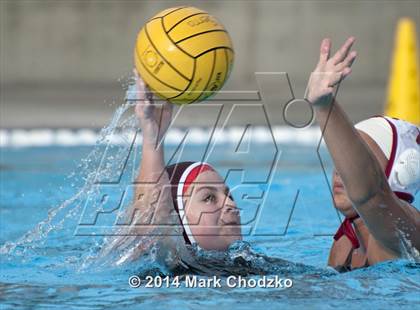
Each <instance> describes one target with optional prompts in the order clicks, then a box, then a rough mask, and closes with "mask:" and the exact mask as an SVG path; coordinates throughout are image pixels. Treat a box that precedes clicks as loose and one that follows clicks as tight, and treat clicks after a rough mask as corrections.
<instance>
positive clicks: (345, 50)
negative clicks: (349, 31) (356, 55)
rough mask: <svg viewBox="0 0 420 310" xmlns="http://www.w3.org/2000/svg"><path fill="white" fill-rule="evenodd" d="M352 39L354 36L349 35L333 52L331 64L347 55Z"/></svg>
mask: <svg viewBox="0 0 420 310" xmlns="http://www.w3.org/2000/svg"><path fill="white" fill-rule="evenodd" d="M354 41H355V38H354V37H350V38H348V39H347V40H346V42H345V43H344V44H343V45H342V46H341V48H340V49H339V50H338V51H337V52H336V53H335V54H334V56H333V58H331V60H332V62H333V64H338V63H340V62H342V61H343V60H344V59H345V58H346V57H347V54H348V53H349V51H350V49H351V47H352V46H353V43H354Z"/></svg>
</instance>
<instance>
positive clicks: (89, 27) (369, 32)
mask: <svg viewBox="0 0 420 310" xmlns="http://www.w3.org/2000/svg"><path fill="white" fill-rule="evenodd" d="M178 5H195V6H198V7H201V8H203V9H205V10H207V11H209V12H210V13H211V14H213V15H215V16H217V17H218V18H219V19H220V20H221V21H222V22H223V23H224V24H225V26H226V28H227V29H228V31H229V32H230V34H231V36H232V39H233V42H234V46H235V51H236V60H235V67H234V71H233V73H232V76H231V78H230V80H229V81H228V83H227V85H226V88H225V89H232V90H238V89H241V90H249V89H256V82H255V77H254V74H253V73H254V72H255V71H285V72H287V73H288V74H289V76H290V78H291V80H292V84H293V87H294V90H295V93H296V95H303V92H304V90H305V85H306V81H307V78H308V76H309V74H310V72H311V70H312V69H313V67H314V66H315V64H316V62H317V58H318V47H319V43H320V41H321V39H322V38H323V37H326V36H328V37H331V38H332V39H333V43H334V44H335V46H338V45H339V44H341V43H342V42H343V41H344V40H345V39H346V37H348V36H349V35H355V36H356V38H357V47H356V49H357V50H358V52H359V58H358V59H357V62H356V64H355V65H354V72H353V74H352V76H351V78H350V79H349V80H348V81H346V82H345V85H343V87H342V89H341V90H340V99H341V100H342V102H343V105H344V106H345V107H346V110H348V112H349V114H350V116H351V117H352V119H354V120H359V119H362V118H364V117H367V116H369V115H371V114H375V113H380V112H381V111H382V103H383V101H384V100H385V92H386V84H387V80H388V72H389V66H390V60H391V55H392V47H393V41H394V31H395V26H396V23H397V21H398V19H399V18H401V17H404V16H408V17H411V18H413V19H414V20H415V21H417V23H419V21H420V4H419V3H418V2H417V1H385V0H370V1H338V0H337V1H239V0H229V1H128V0H127V1H126V0H121V1H116V0H114V1H112V0H111V1H105V0H104V1H99V0H86V1H73V0H65V1H50V0H44V1H40V0H15V1H11V0H3V1H1V2H0V10H1V16H0V31H1V32H0V74H1V76H0V83H1V84H0V86H1V114H0V126H1V127H78V126H84V127H86V126H88V127H101V126H103V125H105V124H106V123H107V121H108V119H109V118H110V116H111V114H112V112H113V110H114V109H115V106H116V105H118V104H119V103H120V101H119V98H121V97H122V96H123V92H122V90H121V87H120V83H119V82H118V79H119V78H121V77H122V76H124V75H126V74H127V73H128V72H130V69H131V67H132V66H133V62H132V52H133V46H134V41H135V37H136V34H137V32H138V30H139V29H140V28H141V26H142V24H143V23H144V22H145V21H146V20H147V19H148V18H150V17H151V16H152V15H154V14H155V13H157V12H158V11H160V10H162V9H165V8H167V7H171V6H178ZM418 34H419V30H418V32H417V35H418ZM275 88H276V87H275V85H274V86H273V89H275ZM285 91H286V90H285ZM113 98H114V99H115V101H116V102H115V103H112V100H113ZM104 100H105V101H107V102H108V103H109V104H104ZM270 104H272V103H270ZM273 113H274V115H277V114H276V113H278V115H280V114H281V113H280V112H278V111H277V110H276V107H274V106H273ZM246 118H247V116H244V118H243V119H238V122H240V121H243V120H244V119H246ZM251 118H252V117H251ZM274 120H275V122H278V123H281V119H280V117H276V116H274ZM203 121H205V120H200V119H199V118H197V119H195V120H194V121H191V119H189V120H185V123H186V124H188V125H193V124H194V122H196V123H197V124H202V123H203Z"/></svg>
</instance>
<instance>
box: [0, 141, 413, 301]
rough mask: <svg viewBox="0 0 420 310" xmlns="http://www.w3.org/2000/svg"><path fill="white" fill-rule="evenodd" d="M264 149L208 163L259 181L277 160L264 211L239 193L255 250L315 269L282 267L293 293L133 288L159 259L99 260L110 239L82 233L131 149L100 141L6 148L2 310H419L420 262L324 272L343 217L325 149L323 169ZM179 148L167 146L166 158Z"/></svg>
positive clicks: (261, 186) (311, 159) (308, 159)
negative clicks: (93, 204) (95, 200)
mask: <svg viewBox="0 0 420 310" xmlns="http://www.w3.org/2000/svg"><path fill="white" fill-rule="evenodd" d="M258 147H259V148H260V150H261V151H260V153H259V154H258V156H257V157H255V156H251V157H248V158H244V159H242V160H241V161H240V162H235V161H232V160H231V159H230V158H229V155H228V154H225V153H224V152H228V150H229V146H227V145H225V146H224V147H223V148H222V149H223V150H225V151H223V150H222V149H221V150H219V151H218V153H217V154H216V155H214V156H213V157H212V158H211V163H212V164H213V165H214V166H215V167H217V168H218V169H219V170H220V171H224V170H225V169H227V168H231V167H232V165H233V166H235V167H236V168H243V169H246V170H247V173H248V174H247V177H248V178H250V179H251V180H254V181H255V180H257V181H258V180H259V178H260V177H261V176H262V175H264V173H265V171H266V169H267V167H269V166H270V165H272V164H273V161H275V159H276V158H277V162H276V165H275V170H274V172H273V174H272V177H273V178H272V180H271V181H270V182H257V181H255V182H251V183H253V184H254V185H253V187H252V188H251V189H250V191H251V192H252V191H254V193H256V195H254V196H258V194H261V192H264V193H265V199H266V200H265V201H264V207H263V208H261V210H258V212H256V208H255V203H254V204H253V202H252V201H251V202H250V201H244V202H243V203H241V202H240V201H241V199H240V197H241V192H240V189H239V190H238V192H236V193H235V192H234V197H235V200H237V201H239V202H238V204H239V207H241V208H242V221H243V222H244V221H249V222H250V223H251V226H252V225H254V226H253V227H252V231H251V232H250V234H249V235H246V236H245V237H244V239H245V241H246V242H247V243H249V244H250V245H251V249H252V250H251V251H254V252H257V253H262V254H265V255H267V256H270V257H278V258H282V259H284V260H287V261H289V262H291V263H296V264H299V263H302V264H304V265H306V266H307V267H303V268H296V269H294V268H284V270H282V268H281V267H280V268H278V269H273V273H275V274H277V275H279V276H283V277H286V276H287V278H290V279H292V280H293V287H292V288H288V289H280V288H228V287H226V286H224V287H222V288H186V287H184V286H182V285H181V287H179V288H174V287H171V288H145V287H143V286H142V287H140V288H131V287H130V286H129V285H128V278H129V277H130V276H131V275H134V274H137V273H139V271H145V270H146V272H147V270H152V269H153V270H155V269H156V268H158V269H159V268H160V267H159V266H156V265H155V264H154V262H153V259H152V258H150V257H149V258H147V259H142V260H139V261H136V262H131V263H127V264H123V265H119V266H116V265H115V261H114V258H113V257H112V256H110V257H108V258H105V259H104V258H103V257H102V258H101V259H99V258H98V256H99V254H98V253H99V249H100V248H101V244H102V242H103V240H104V237H101V236H78V235H75V231H76V228H77V227H79V225H78V224H79V223H80V221H82V222H83V221H85V216H86V212H87V211H86V209H85V206H86V201H87V200H88V199H89V197H90V198H91V196H95V195H97V192H95V191H94V190H92V188H93V187H95V189H96V190H98V187H101V185H99V186H96V185H92V183H91V182H92V175H93V174H95V173H96V172H97V171H98V167H103V168H99V170H101V169H102V170H101V171H102V172H100V173H103V174H102V175H101V177H102V179H103V180H108V179H110V180H112V179H113V178H114V177H115V175H116V171H120V170H119V167H120V168H121V166H119V164H118V162H119V161H120V160H121V157H120V155H121V153H123V152H124V151H123V150H122V149H121V148H119V147H115V148H110V149H107V150H106V149H105V148H104V147H99V146H73V147H58V146H55V147H25V148H12V147H8V148H2V149H1V161H0V171H1V201H0V203H1V205H0V220H1V237H0V247H1V248H0V251H1V252H0V253H1V254H0V259H1V272H0V292H1V293H0V303H1V305H2V308H8V309H16V308H34V307H40V308H60V309H62V308H69V307H73V308H77V309H78V308H80V309H100V308H105V307H116V308H118V309H119V308H123V307H124V308H126V309H132V308H140V307H141V308H142V309H149V308H159V309H160V308H165V309H166V308H169V309H198V308H202V307H205V306H213V307H215V306H217V307H218V308H219V309H232V308H233V307H240V306H242V308H249V309H251V308H252V309H260V308H265V309H280V307H285V308H286V309H321V308H322V309H329V308H331V309H332V308H344V307H346V308H359V307H370V308H373V309H390V308H400V309H413V305H415V304H419V301H420V297H419V296H420V284H419V283H420V281H419V280H420V265H419V263H418V262H417V263H416V262H415V261H411V260H399V261H394V262H386V263H382V264H378V265H376V266H374V267H370V268H367V269H363V270H356V271H353V272H349V273H345V274H338V273H336V272H335V271H332V270H331V269H329V268H327V267H326V262H327V257H328V251H329V247H330V246H331V242H332V237H331V235H332V234H333V233H334V232H335V230H336V229H337V227H338V225H339V221H340V219H339V217H338V215H337V213H336V212H335V211H334V210H333V207H332V203H331V197H330V192H329V189H328V185H327V180H326V178H325V175H327V176H328V178H329V176H330V174H331V171H332V165H331V160H330V159H329V157H328V155H327V152H326V150H325V149H324V148H321V150H320V154H321V158H322V160H323V165H324V168H325V172H326V174H324V170H323V169H322V166H321V165H320V162H319V157H318V156H317V153H316V145H313V146H310V145H306V146H304V145H292V144H287V145H286V144H284V145H282V144H279V145H277V147H278V151H279V152H278V153H277V154H278V156H277V157H276V156H274V157H273V154H274V153H273V152H271V151H270V146H267V145H264V144H263V145H260V146H258ZM174 150H175V148H174V146H169V147H168V152H167V154H170V153H172V152H174ZM262 150H264V152H262ZM136 152H137V153H138V149H137V148H135V149H134V150H133V153H134V154H136ZM201 152H202V148H201V147H200V146H197V145H196V146H193V145H190V146H187V148H186V154H188V155H187V156H188V157H191V158H199V157H200V154H201ZM273 158H274V159H273ZM106 161H108V164H106V163H105V162H106ZM137 161H138V158H135V157H134V158H133V160H132V161H129V164H128V165H127V166H126V167H125V170H124V171H129V173H126V172H125V174H128V177H127V176H124V175H123V177H122V178H121V180H120V182H119V183H118V184H120V185H121V184H124V182H125V181H124V180H126V181H127V180H129V179H130V175H131V174H130V173H131V172H132V171H134V170H135V167H136V162H137ZM130 163H131V164H130ZM133 169H134V170H133ZM123 174H124V173H123ZM262 179H263V178H262ZM239 181H240V177H239V176H238V175H233V176H232V177H231V178H229V179H228V183H229V185H230V186H231V187H235V185H236V184H238V182H239ZM121 186H123V185H121ZM102 187H104V186H102ZM101 190H103V189H101V188H99V191H101ZM109 195H110V197H109V199H111V200H112V199H117V198H118V197H116V196H117V194H116V192H115V191H110V192H109ZM113 195H114V196H115V197H113ZM251 196H252V195H251ZM417 198H419V197H417ZM418 200H419V199H417V207H419V203H418ZM257 201H258V200H257ZM84 212H85V213H84ZM255 214H257V216H256V217H255ZM107 220H109V219H105V218H104V219H103V221H104V223H105V222H106V221H107ZM244 244H245V245H246V243H244ZM247 251H249V250H241V249H239V250H238V249H233V250H231V253H230V254H232V255H236V256H243V258H244V259H245V260H246V259H247V257H248V255H249V253H248V252H247ZM297 266H301V265H297ZM154 268H155V269H154ZM161 271H162V272H164V269H161ZM269 273H270V272H269ZM250 277H252V276H250ZM253 277H255V278H258V276H253Z"/></svg>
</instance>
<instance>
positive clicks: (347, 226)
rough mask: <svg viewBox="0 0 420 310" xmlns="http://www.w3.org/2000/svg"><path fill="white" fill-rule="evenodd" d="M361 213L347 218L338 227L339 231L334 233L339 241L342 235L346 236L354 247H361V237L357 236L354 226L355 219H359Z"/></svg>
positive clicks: (335, 238)
mask: <svg viewBox="0 0 420 310" xmlns="http://www.w3.org/2000/svg"><path fill="white" fill-rule="evenodd" d="M358 218H359V215H356V216H353V217H350V218H346V219H345V220H344V221H343V222H342V223H341V225H340V227H339V228H338V230H337V232H336V233H335V235H334V240H335V241H337V240H338V239H340V238H341V237H342V236H346V237H347V238H348V239H349V240H350V242H351V244H352V246H353V248H354V249H358V248H359V247H360V243H359V239H358V238H357V235H356V231H355V230H354V228H353V222H354V220H356V219H358Z"/></svg>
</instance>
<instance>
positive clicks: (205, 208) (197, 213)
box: [184, 170, 242, 251]
mask: <svg viewBox="0 0 420 310" xmlns="http://www.w3.org/2000/svg"><path fill="white" fill-rule="evenodd" d="M184 205H185V209H186V214H187V219H188V223H189V226H190V229H191V233H192V234H193V236H194V239H195V240H196V241H197V243H198V245H199V246H200V247H201V248H203V249H206V250H220V251H223V250H226V249H227V248H228V247H229V245H230V244H232V243H233V242H234V241H236V240H241V239H242V234H241V219H240V216H239V209H238V208H237V207H236V204H235V202H234V201H233V199H232V197H231V195H230V192H229V188H228V187H227V186H226V185H225V184H224V182H223V179H222V178H221V177H220V175H219V174H218V173H217V172H215V171H213V170H208V171H205V172H202V173H200V174H199V175H198V177H197V178H196V179H195V181H194V182H193V183H192V184H191V186H190V187H189V188H188V190H187V192H186V193H185V195H184Z"/></svg>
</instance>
